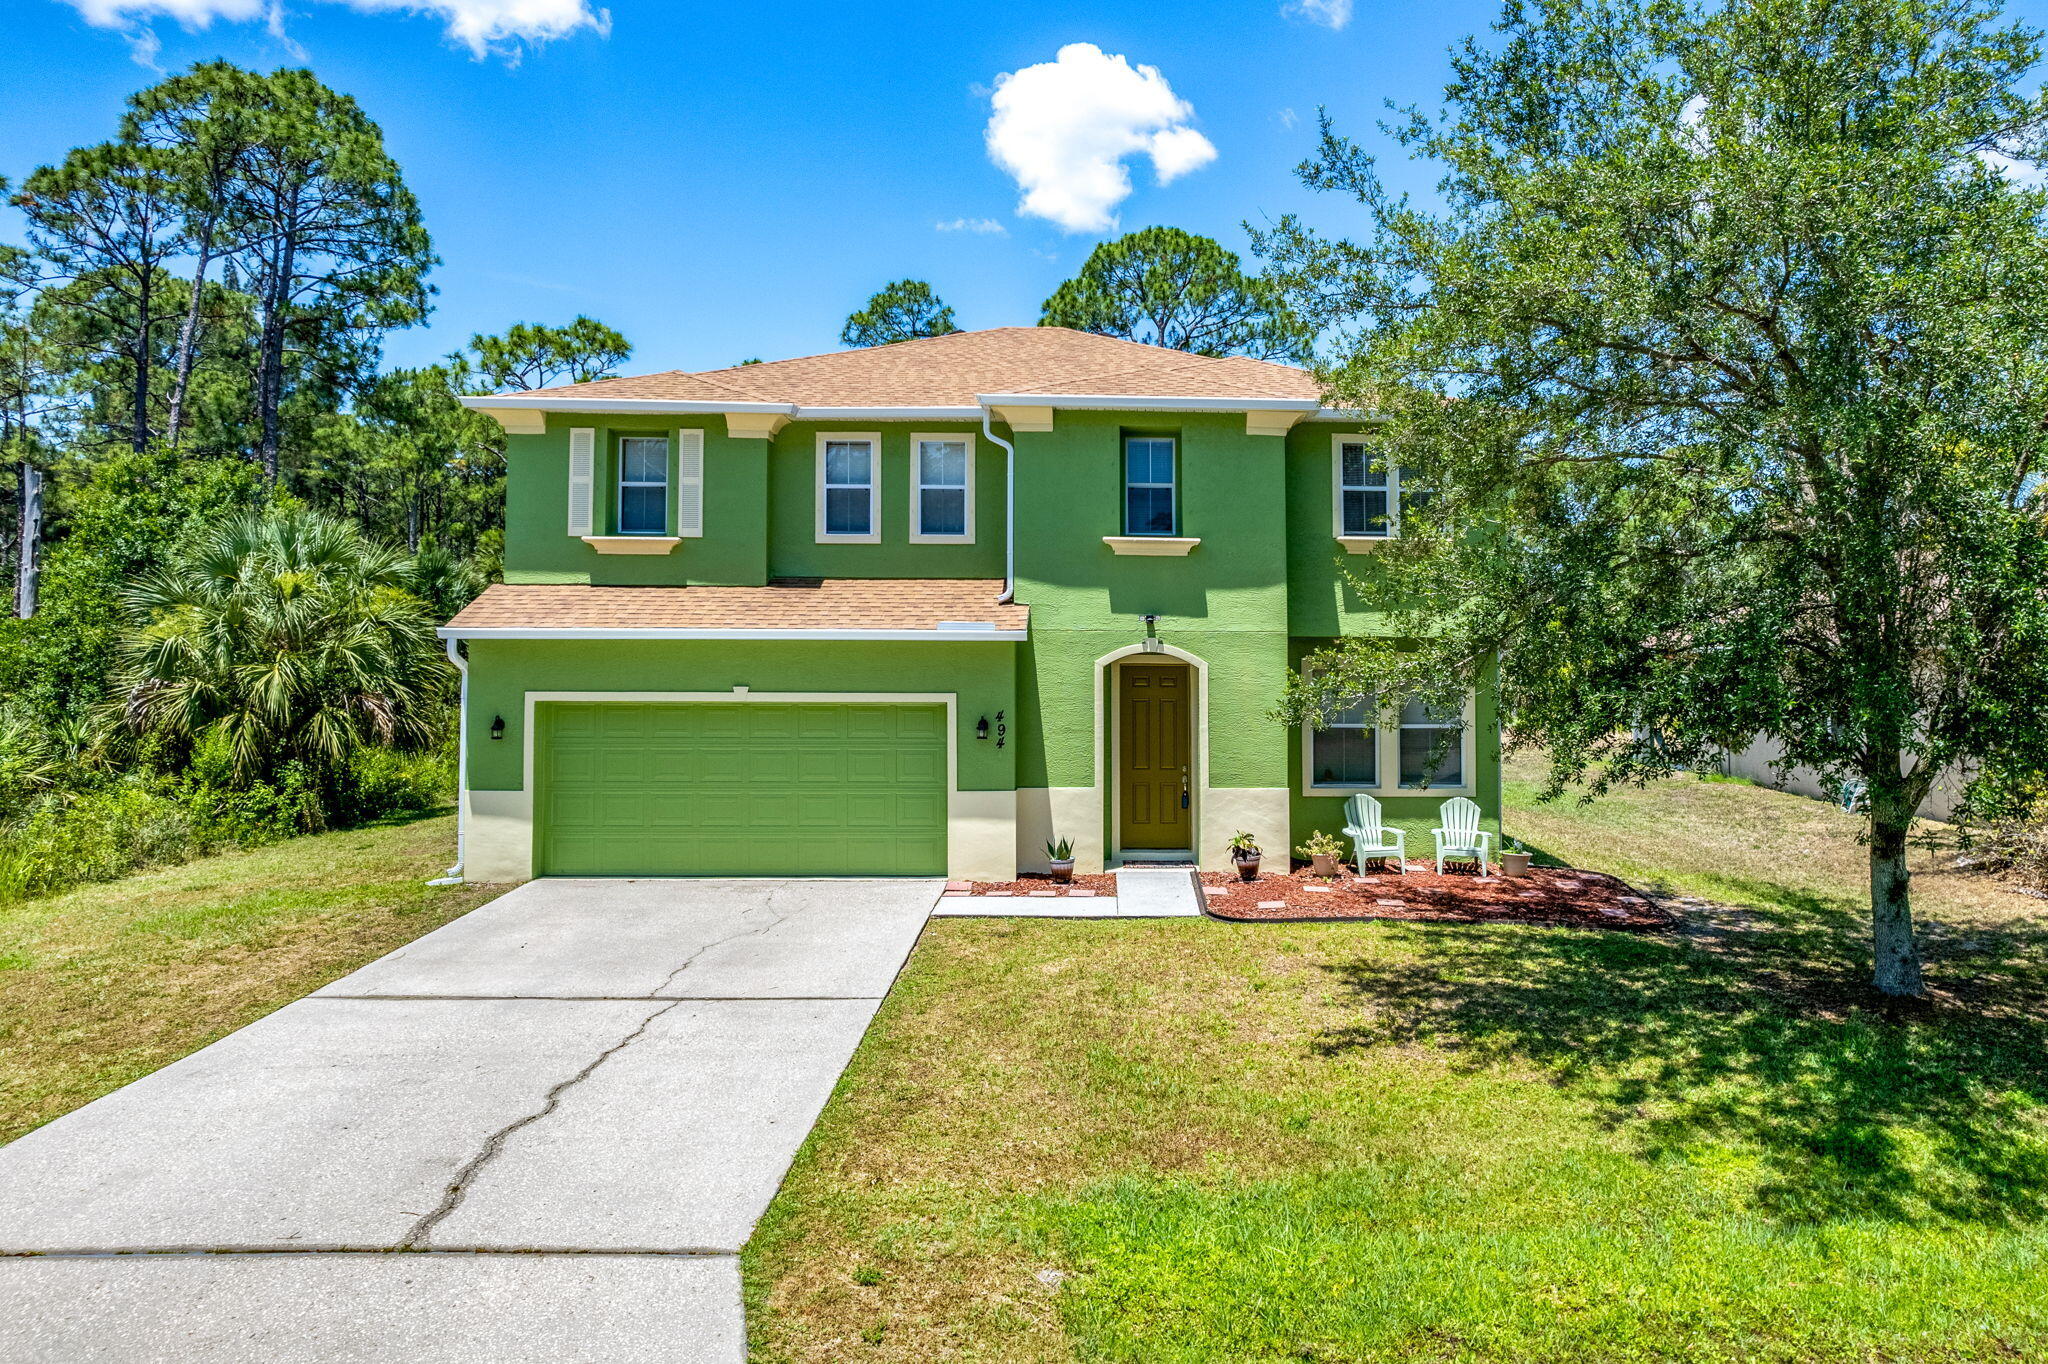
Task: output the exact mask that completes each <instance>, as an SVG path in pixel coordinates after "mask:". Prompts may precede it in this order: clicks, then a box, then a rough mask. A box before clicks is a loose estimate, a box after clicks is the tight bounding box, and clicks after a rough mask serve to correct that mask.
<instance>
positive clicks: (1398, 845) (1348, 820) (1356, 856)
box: [1344, 796, 1408, 876]
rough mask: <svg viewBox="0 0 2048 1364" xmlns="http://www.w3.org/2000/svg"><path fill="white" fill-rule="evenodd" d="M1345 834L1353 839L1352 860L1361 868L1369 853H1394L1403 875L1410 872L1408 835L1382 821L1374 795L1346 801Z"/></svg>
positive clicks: (1377, 854)
mask: <svg viewBox="0 0 2048 1364" xmlns="http://www.w3.org/2000/svg"><path fill="white" fill-rule="evenodd" d="M1344 835H1345V837H1347V838H1349V839H1350V840H1351V857H1352V861H1353V862H1354V863H1355V864H1356V865H1357V867H1358V869H1359V870H1360V871H1364V870H1365V859H1366V858H1368V857H1391V858H1393V859H1394V865H1395V866H1397V867H1399V868H1400V869H1401V875H1403V876H1406V875H1407V874H1408V835H1407V834H1406V833H1404V832H1402V831H1401V830H1399V829H1390V828H1388V827H1387V826H1386V825H1384V824H1382V823H1381V822H1380V803H1379V802H1378V801H1376V800H1374V799H1373V798H1372V797H1371V796H1353V797H1352V798H1351V799H1350V800H1347V801H1345V802H1344Z"/></svg>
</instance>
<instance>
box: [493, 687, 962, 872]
mask: <svg viewBox="0 0 2048 1364" xmlns="http://www.w3.org/2000/svg"><path fill="white" fill-rule="evenodd" d="M535 723H536V724H537V725H539V727H540V733H539V735H538V736H537V737H538V738H539V740H540V742H539V743H538V744H537V745H536V747H535V767H536V769H537V773H536V775H537V785H536V788H535V798H534V869H535V871H536V872H537V873H538V874H541V875H554V876H759V875H767V874H782V875H794V876H943V875H944V874H945V871H946V713H945V710H944V708H943V707H939V706H898V705H779V704H775V703H768V702H764V703H758V704H739V705H734V704H723V705H657V704H637V705H636V704H597V705H590V704H572V703H544V704H542V705H540V706H538V707H537V708H536V718H535Z"/></svg>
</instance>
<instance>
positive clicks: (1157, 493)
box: [1124, 436, 1175, 535]
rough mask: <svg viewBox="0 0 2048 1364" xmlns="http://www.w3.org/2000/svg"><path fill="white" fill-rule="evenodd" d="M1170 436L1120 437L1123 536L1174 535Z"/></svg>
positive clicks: (1171, 442) (1171, 441) (1172, 457)
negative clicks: (1122, 481) (1121, 446)
mask: <svg viewBox="0 0 2048 1364" xmlns="http://www.w3.org/2000/svg"><path fill="white" fill-rule="evenodd" d="M1173 447H1174V440H1173V437H1172V436H1126V437H1124V534H1125V535H1172V534H1173V533H1174V512H1175V507H1174V490H1173V472H1174V470H1173V465H1174V448H1173Z"/></svg>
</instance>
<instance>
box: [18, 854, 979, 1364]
mask: <svg viewBox="0 0 2048 1364" xmlns="http://www.w3.org/2000/svg"><path fill="white" fill-rule="evenodd" d="M941 884H942V883H940V882H937V881H798V882H753V881H540V882H535V883H532V884H530V885H526V886H522V887H520V888H519V889H517V890H514V891H512V892H510V893H509V894H507V895H505V896H502V897H500V898H499V899H497V900H495V901H493V902H491V903H490V904H487V905H485V906H483V907H482V908H480V909H477V910H475V911H474V912H472V913H470V914H468V915H465V916H464V917H463V918H461V919H458V920H456V921H455V922H453V923H450V924H448V925H447V926H445V927H443V928H441V929H439V930H437V931H435V932H433V933H430V934H428V935H427V936H426V937H424V938H421V939H420V940H419V941H417V942H415V943H412V944H410V945H409V946H407V947H403V948H401V949H399V950H398V951H396V952H393V953H392V954H391V955H389V956H387V957H385V958H383V959H382V960H380V961H377V962H374V963H372V964H371V965H369V966H366V967H364V968H363V969H362V970H360V971H358V972H356V973H355V974H354V975H352V976H348V977H346V978H345V979H342V980H340V981H337V982H335V983H334V984H333V985H330V986H328V987H327V988H326V989H324V990H321V991H319V992H318V993H317V994H314V995H312V996H310V997H308V998H306V999H303V1000H300V1001H298V1002H297V1003H295V1004H291V1005H288V1006H286V1007H285V1008H283V1009H280V1010H279V1011H278V1012H276V1013H274V1014H272V1015H270V1016H269V1017H267V1018H264V1019H262V1020H260V1021H258V1022H256V1023H254V1024H251V1025H250V1026H249V1027H247V1028H244V1029H242V1030H241V1031H240V1032H237V1033H235V1034H233V1035H232V1036H229V1037H227V1038H224V1039H222V1040H221V1041H220V1042H217V1043H215V1044H214V1045H213V1046H210V1047H207V1048H206V1049H204V1050H203V1051H199V1052H196V1053H194V1054H193V1055H191V1056H188V1057H186V1058H185V1059H184V1060H182V1061H178V1062H176V1063H174V1064H172V1065H169V1066H166V1067H165V1068H164V1069H162V1070H160V1071H158V1072H156V1073H155V1074H153V1075H150V1076H147V1077H145V1078H144V1079H142V1080H139V1081H137V1082H136V1083H134V1084H132V1085H129V1086H128V1087H127V1088H126V1089H122V1090H120V1091H117V1092H116V1093H114V1094H110V1095H108V1096H107V1097H106V1098H104V1099H101V1100H99V1101H98V1102H97V1103H93V1104H89V1105H87V1106H86V1107H85V1108H82V1109H80V1110H78V1111H77V1112H75V1113H72V1114H69V1115H67V1116H65V1117H63V1118H60V1119H58V1120H57V1121H56V1122H53V1123H51V1124H50V1125H49V1126H47V1127H44V1128H41V1129H39V1130H37V1131H35V1132H32V1133H30V1134H29V1135H28V1136H26V1137H23V1138H22V1139H21V1140H19V1141H17V1142H15V1143H14V1144H13V1145H11V1146H8V1147H5V1148H0V1256H4V1258H0V1359H4V1360H14V1359H36V1360H44V1359H48V1360H65V1361H72V1360H121V1361H141V1360H154V1359H166V1360H169V1359H179V1360H209V1361H211V1360H234V1361H240V1360H249V1361H257V1360H263V1361H287V1360H301V1359H303V1360H320V1361H344V1360H345V1361H357V1360H362V1361H371V1360H398V1359H403V1360H408V1361H437V1360H450V1361H452V1360H481V1359H488V1360H492V1361H524V1360H535V1361H539V1360H548V1361H572V1360H592V1361H595V1360H607V1361H622V1362H624V1361H636V1360H665V1361H695V1360H706V1361H712V1360H716V1361H736V1360H739V1359H742V1358H743V1357H744V1354H745V1344H744V1331H743V1324H742V1318H741V1313H740V1304H739V1273H738V1264H737V1261H736V1260H735V1259H734V1254H735V1252H737V1251H738V1250H739V1248H740V1246H741V1245H742V1244H743V1243H744V1242H745V1241H746V1239H747V1236H748V1235H749V1233H750V1232H751V1231H752V1229H753V1226H754V1223H755V1221H756V1220H757V1219H758V1218H759V1217H760V1215H761V1213H762V1212H763V1210H765V1209H766V1208H767V1206H768V1202H769V1200H770V1199H771V1198H773V1197H774V1195H775V1191H776V1188H777V1186H778V1185H779V1184H780V1183H781V1180H782V1176H783V1173H784V1171H785V1170H786V1169H787V1168H788V1166H789V1162H790V1159H791V1157H792V1156H794V1155H795V1153H796V1149H797V1147H798V1145H799V1144H800V1143H801V1142H802V1141H803V1139H804V1136H805V1134H806V1133H807V1132H809V1130H810V1127H811V1124H812V1122H813V1121H814V1120H815V1119H816V1118H817V1115H818V1112H819V1110H820V1109H821V1108H823V1107H824V1104H825V1101H826V1099H827V1098H828V1097H829V1096H830V1094H831V1092H832V1087H833V1085H834V1084H835V1083H836V1082H837V1080H838V1077H839V1073H840V1071H841V1070H842V1069H843V1068H844V1067H845V1065H846V1062H847V1060H848V1058H849V1057H850V1056H851V1055H852V1053H853V1049H854V1046H855V1045H856V1044H857V1043H858V1042H859V1040H860V1037H861V1033H862V1032H863V1031H864V1030H865V1029H866V1027H867V1025H868V1021H869V1019H870V1018H871V1017H872V1016H873V1014H874V1012H875V1009H876V1007H877V1005H878V1004H879V1003H880V1001H881V997H882V996H883V995H884V994H885V993H887V991H888V989H889V985H890V983H891V981H893V980H894V978H895V975H896V972H897V970H898V968H899V967H900V966H901V965H902V964H903V960H904V958H905V957H906V956H907V955H908V953H909V951H910V947H911V945H912V943H914V942H915V941H916V939H917V935H918V931H919V929H920V928H921V927H922V925H923V923H924V921H925V917H926V915H927V914H928V913H929V912H930V910H931V907H932V904H933V902H934V900H935V899H936V898H937V896H938V893H939V890H940V888H941ZM391 1251H409V1252H418V1253H414V1254H403V1255H393V1254H389V1253H385V1252H391Z"/></svg>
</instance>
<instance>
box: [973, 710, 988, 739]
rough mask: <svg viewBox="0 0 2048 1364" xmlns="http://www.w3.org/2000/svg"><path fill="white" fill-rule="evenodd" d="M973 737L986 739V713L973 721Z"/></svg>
mask: <svg viewBox="0 0 2048 1364" xmlns="http://www.w3.org/2000/svg"><path fill="white" fill-rule="evenodd" d="M974 737H975V738H977V739H986V738H987V737H988V717H987V716H986V715H984V716H982V717H981V718H980V719H979V720H976V721H975V722H974Z"/></svg>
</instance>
